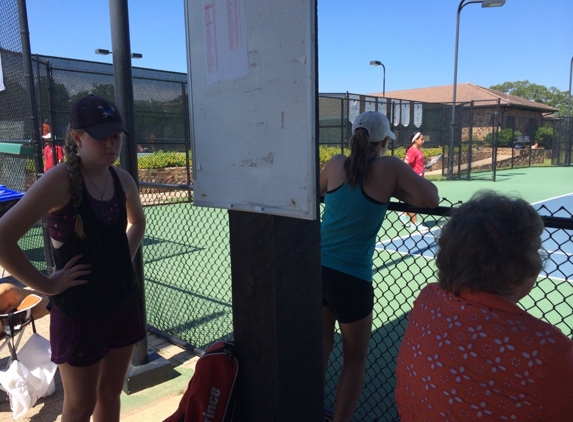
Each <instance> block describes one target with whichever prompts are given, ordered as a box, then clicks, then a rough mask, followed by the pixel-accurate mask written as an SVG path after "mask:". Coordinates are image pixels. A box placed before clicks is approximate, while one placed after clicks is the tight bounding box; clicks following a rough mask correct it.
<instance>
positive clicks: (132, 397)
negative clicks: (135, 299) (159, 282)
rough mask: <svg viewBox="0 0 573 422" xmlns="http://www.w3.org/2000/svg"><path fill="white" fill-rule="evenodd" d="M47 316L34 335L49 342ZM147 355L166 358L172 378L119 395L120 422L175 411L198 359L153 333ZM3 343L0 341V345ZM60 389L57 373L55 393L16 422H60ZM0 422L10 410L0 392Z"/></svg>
mask: <svg viewBox="0 0 573 422" xmlns="http://www.w3.org/2000/svg"><path fill="white" fill-rule="evenodd" d="M49 325H50V317H49V316H46V317H43V318H41V319H39V320H37V321H36V329H37V332H38V333H39V334H40V335H42V336H43V337H45V338H47V339H49V338H50V337H49V336H50V333H49ZM31 334H32V327H31V326H28V327H26V328H25V331H24V334H23V336H22V340H21V342H20V346H19V348H21V347H22V346H23V345H24V344H25V341H26V340H27V339H28V338H29V337H30V335H31ZM147 339H148V348H149V353H151V352H153V351H154V352H156V353H158V354H159V355H160V356H161V357H163V358H165V359H168V360H169V361H170V362H171V363H172V365H173V378H172V379H171V380H169V381H166V382H163V383H161V384H159V385H156V386H153V387H150V388H148V389H146V390H143V391H140V392H137V393H133V394H129V395H127V394H125V393H122V395H121V421H125V422H161V421H163V420H164V419H165V418H166V417H168V416H169V415H171V414H172V413H173V412H175V410H176V409H177V406H178V405H179V401H180V400H181V397H182V395H183V393H184V392H185V389H186V388H187V384H188V382H189V380H190V378H191V376H192V375H193V370H194V368H195V363H196V362H197V360H198V359H199V358H198V357H197V356H196V355H195V354H193V353H191V352H189V351H187V350H184V349H182V348H181V347H179V346H176V345H174V344H172V343H170V342H168V341H167V340H165V339H163V338H161V337H158V336H156V335H154V334H149V335H148V336H147ZM3 342H4V340H1V341H0V345H2V344H3ZM8 357H9V352H8V348H7V347H4V349H3V350H2V351H0V369H1V370H4V369H5V368H6V364H7V362H8ZM63 397H64V393H63V388H62V384H61V379H60V377H59V373H56V392H55V393H54V394H52V395H51V396H49V397H45V398H41V399H39V400H38V402H37V403H36V405H35V406H34V407H33V408H32V409H30V410H29V411H28V413H27V414H26V415H25V416H23V417H21V418H19V419H17V421H22V422H28V421H31V422H61V420H62V419H61V410H62V403H63ZM0 399H1V404H0V422H11V421H13V420H14V419H13V418H12V411H11V409H10V403H9V402H8V401H7V396H6V395H5V393H4V392H3V391H0Z"/></svg>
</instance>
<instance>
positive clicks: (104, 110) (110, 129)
mask: <svg viewBox="0 0 573 422" xmlns="http://www.w3.org/2000/svg"><path fill="white" fill-rule="evenodd" d="M70 128H71V129H83V130H85V131H86V132H87V133H88V134H89V135H90V136H91V137H92V138H94V139H99V140H103V139H105V138H107V137H108V136H110V135H113V134H114V133H116V132H124V133H125V134H126V135H127V136H130V135H129V132H128V131H127V129H126V127H125V125H124V124H123V120H122V119H121V114H120V113H119V110H118V109H117V107H116V105H115V104H114V103H112V102H111V101H108V100H106V99H105V98H101V97H98V96H96V95H93V94H90V95H88V96H86V97H83V98H80V99H79V100H77V101H76V102H75V103H73V104H72V107H71V108H70Z"/></svg>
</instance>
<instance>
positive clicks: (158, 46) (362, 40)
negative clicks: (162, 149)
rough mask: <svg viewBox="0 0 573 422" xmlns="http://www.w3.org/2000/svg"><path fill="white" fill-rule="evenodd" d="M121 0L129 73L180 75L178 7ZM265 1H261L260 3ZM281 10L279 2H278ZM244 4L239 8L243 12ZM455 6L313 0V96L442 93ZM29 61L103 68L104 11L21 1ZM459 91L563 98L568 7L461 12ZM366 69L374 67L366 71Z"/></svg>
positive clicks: (178, 2)
mask: <svg viewBox="0 0 573 422" xmlns="http://www.w3.org/2000/svg"><path fill="white" fill-rule="evenodd" d="M185 1H186V0H163V1H161V2H159V1H157V0H154V1H151V0H130V1H128V9H129V26H130V38H131V51H132V53H141V54H143V58H142V59H138V60H134V62H133V65H134V66H137V67H143V68H148V69H160V70H169V71H176V72H183V73H187V59H186V51H187V49H186V37H185V19H184V2H185ZM269 1H270V0H269ZM279 1H286V0H279ZM248 3H249V0H245V4H246V5H247V7H248ZM459 4H460V3H459V1H458V0H344V1H343V0H318V25H317V26H318V28H317V32H318V89H319V92H320V93H332V92H349V93H354V94H368V93H373V92H381V91H382V87H383V82H384V80H385V86H386V92H390V91H394V90H402V89H414V88H423V87H430V86H441V85H451V84H452V83H453V77H454V51H455V40H456V15H457V8H458V5H459ZM27 8H28V25H29V29H30V43H31V49H32V53H33V54H40V55H48V56H57V57H65V58H73V59H82V60H91V61H99V62H105V63H111V62H112V58H111V55H109V56H102V55H96V54H95V52H94V51H95V49H96V48H102V49H108V50H111V31H110V19H109V1H105V0H52V1H50V2H46V0H28V1H27ZM458 45H459V47H458V48H459V50H458V72H457V81H458V83H465V82H471V83H473V84H476V85H480V86H484V87H490V86H491V85H495V84H501V83H503V82H515V81H522V80H528V81H529V82H531V83H535V84H538V85H544V86H546V87H548V88H550V87H556V88H557V89H559V90H561V91H568V90H569V78H570V65H571V59H572V57H573V1H572V0H507V1H506V4H505V5H504V6H503V7H499V8H482V7H481V5H480V4H468V5H466V6H465V7H464V8H463V9H462V12H461V14H460V31H459V44H458ZM371 60H379V61H381V62H382V63H383V64H384V66H385V68H386V72H385V74H384V70H383V68H382V67H381V66H377V67H375V66H371V65H370V64H369V63H370V61H371Z"/></svg>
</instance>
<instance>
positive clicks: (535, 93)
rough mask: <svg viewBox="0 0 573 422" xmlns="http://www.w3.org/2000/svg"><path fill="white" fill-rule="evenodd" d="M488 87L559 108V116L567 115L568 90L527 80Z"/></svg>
mask: <svg viewBox="0 0 573 422" xmlns="http://www.w3.org/2000/svg"><path fill="white" fill-rule="evenodd" d="M489 88H490V89H495V90H496V91H501V92H503V93H505V94H510V95H515V96H516V97H521V98H525V99H526V100H531V101H535V102H536V103H541V104H546V105H549V106H551V107H555V108H557V109H559V112H558V114H559V115H560V116H566V115H567V99H568V95H569V94H568V92H565V91H560V90H558V89H557V88H555V87H554V86H552V87H550V88H547V87H545V86H543V85H537V84H534V83H531V82H529V81H527V80H525V81H516V82H504V83H502V84H498V85H492V86H490V87H489Z"/></svg>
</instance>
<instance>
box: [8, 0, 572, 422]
mask: <svg viewBox="0 0 573 422" xmlns="http://www.w3.org/2000/svg"><path fill="white" fill-rule="evenodd" d="M4 4H6V7H4V8H3V9H2V10H0V31H1V32H0V42H1V44H0V54H1V58H2V68H3V70H4V82H5V85H6V87H7V89H6V90H5V91H0V134H1V135H0V138H1V139H0V142H4V141H25V142H29V140H30V139H32V127H31V125H30V124H29V122H27V120H26V119H27V116H28V114H29V113H28V112H27V102H26V98H27V93H26V92H25V89H24V88H23V87H24V86H25V84H24V83H23V81H22V78H23V76H22V74H23V72H22V52H21V47H19V41H18V40H19V29H18V26H17V6H16V2H15V1H13V0H12V1H11V0H8V1H6V2H4V3H3V5H4ZM14 17H16V19H15V18H14ZM15 22H16V23H15ZM15 25H16V26H15ZM34 69H35V70H34V72H35V78H36V90H37V92H36V97H37V99H38V110H37V111H36V112H37V114H38V116H39V118H40V121H44V120H45V119H47V120H48V124H49V125H50V127H51V133H52V137H53V139H54V140H55V141H56V143H59V144H60V145H61V144H62V142H63V132H64V129H65V127H66V125H67V112H68V108H69V105H70V104H71V103H72V102H73V101H74V100H75V99H76V98H78V97H80V96H82V95H85V94H87V93H89V92H92V93H95V94H98V95H101V96H104V97H106V98H108V99H111V100H113V98H114V95H115V93H114V86H113V68H112V66H111V65H108V64H102V63H96V62H88V61H79V60H71V59H63V58H56V57H48V56H35V57H34ZM133 75H134V100H135V126H136V131H135V136H136V139H135V142H136V143H137V144H138V145H140V147H141V148H140V157H146V156H148V154H150V153H152V152H156V151H159V150H162V151H174V152H185V153H186V154H185V157H186V158H185V164H184V165H183V166H181V167H180V168H177V169H174V168H171V169H140V174H139V179H140V181H141V183H140V190H141V197H142V201H143V204H144V207H145V213H146V216H147V219H148V228H147V232H146V235H145V238H144V244H143V248H144V254H143V255H144V273H145V288H146V306H147V316H148V323H149V324H150V326H152V327H153V329H154V330H156V331H159V332H161V333H163V334H165V335H166V336H168V337H170V338H172V339H174V340H175V341H176V342H178V343H179V344H181V345H183V346H186V347H191V348H196V349H198V350H201V349H204V348H206V347H207V346H208V345H210V344H211V343H213V342H214V341H216V340H219V339H229V338H232V337H233V321H232V296H231V271H230V250H229V224H228V214H227V211H225V210H220V209H212V208H204V207H196V206H195V205H194V203H193V190H192V179H191V173H190V159H191V157H190V154H189V150H190V135H189V117H188V104H187V94H188V93H187V89H188V88H187V82H186V75H184V74H178V73H173V72H162V71H154V70H149V69H139V68H134V70H133ZM7 104H9V105H10V106H7ZM458 107H459V112H457V115H458V116H459V119H460V125H459V128H460V129H459V131H460V133H459V136H458V138H457V139H460V140H461V139H464V141H459V142H458V143H455V142H454V143H453V146H454V149H453V150H452V154H455V155H456V158H455V160H454V165H455V168H457V170H456V171H457V173H456V174H457V178H464V177H468V175H470V174H471V172H473V171H474V170H477V169H476V168H475V166H474V164H473V163H474V161H475V160H474V159H475V158H476V154H477V153H479V152H487V151H483V150H486V149H487V148H488V146H487V145H488V142H489V141H488V140H487V139H484V137H483V136H482V134H480V133H479V131H477V129H476V128H477V127H478V125H475V124H474V122H475V120H476V116H475V113H474V112H475V110H476V109H477V108H478V107H477V106H476V104H473V103H472V104H463V105H462V104H460V105H458ZM371 109H373V110H380V111H383V112H385V114H386V115H387V116H388V117H389V118H390V121H391V123H392V125H393V127H394V130H395V132H396V135H397V140H396V142H395V144H394V145H393V148H397V147H399V146H407V144H408V139H409V136H410V135H411V133H412V132H413V131H422V132H424V134H425V135H426V136H427V137H428V138H429V141H428V143H427V147H434V146H442V147H443V148H445V149H444V152H445V153H446V155H447V152H448V148H449V146H450V137H451V135H450V133H451V127H450V119H451V107H450V106H448V105H441V104H422V103H408V104H406V103H405V102H401V101H399V100H398V101H396V100H392V99H379V98H365V97H363V96H357V95H351V94H330V95H321V96H320V98H319V125H320V132H319V141H320V144H321V145H327V146H335V147H336V148H340V149H341V150H342V149H343V148H344V147H345V146H346V142H347V140H348V139H349V138H350V130H351V127H350V123H349V122H350V121H352V120H353V117H352V116H355V115H357V114H358V113H360V112H362V111H365V110H371ZM420 113H421V114H422V123H421V124H420V125H418V123H420ZM500 116H501V113H500V110H499V108H496V109H495V110H494V111H493V112H492V113H490V117H491V120H490V123H489V124H490V125H491V128H492V133H493V134H494V135H493V136H494V138H493V139H492V142H493V146H494V147H495V146H496V144H495V142H497V140H498V138H496V137H495V136H496V135H497V132H496V131H499V130H504V129H508V128H509V129H511V131H512V136H513V135H515V132H516V131H519V132H521V134H522V135H528V136H530V137H531V136H535V131H536V130H537V129H535V131H534V128H536V127H537V128H538V127H540V125H541V122H531V121H529V122H528V121H527V120H526V118H521V117H517V116H516V118H515V119H513V121H512V120H511V119H502V118H501V117H500ZM508 116H509V115H508ZM523 119H525V120H524V121H522V120H523ZM480 127H484V125H480ZM562 127H564V126H563V125H562V124H561V123H559V122H556V123H555V126H554V130H555V133H556V138H557V140H558V142H560V144H559V145H560V146H559V148H558V150H559V152H558V153H556V152H553V154H554V155H553V156H552V160H553V159H554V157H557V158H556V159H555V162H554V163H553V164H560V165H562V164H564V163H567V162H569V163H570V152H571V146H570V142H569V141H568V140H567V138H566V135H565V134H564V130H562ZM484 136H485V135H484ZM530 139H532V140H533V139H535V138H530ZM466 140H467V141H466ZM465 142H466V143H465ZM551 142H552V144H551V145H552V149H553V150H554V151H555V139H552V141H551ZM480 149H481V150H482V151H480ZM513 149H516V148H513ZM528 150H529V151H530V152H531V148H529V149H528ZM492 151H494V152H490V154H489V156H486V158H485V160H486V161H487V160H489V162H490V166H492V167H493V170H495V165H496V163H497V161H496V160H495V154H499V151H496V150H495V148H494V149H492ZM567 151H568V152H567ZM555 154H557V155H555ZM7 155H9V154H7V153H0V163H1V164H0V168H2V169H6V170H2V173H0V177H1V179H0V183H2V184H10V185H9V186H8V187H10V188H12V189H16V190H22V191H24V190H26V189H27V188H28V187H29V186H30V184H31V183H33V181H34V180H35V177H34V176H35V175H34V166H33V163H32V164H30V161H31V160H30V157H29V156H28V155H26V154H21V153H19V154H17V156H9V157H7ZM520 155H521V154H520ZM472 157H473V158H472ZM568 157H569V158H568ZM445 160H447V157H446V158H445ZM567 160H569V161H567ZM444 162H446V161H444ZM6 163H8V164H6ZM465 163H469V164H470V166H469V167H467V169H464V168H463V165H464V164H465ZM16 169H24V170H23V171H20V172H18V171H17V170H16ZM490 170H491V169H490ZM441 173H442V174H446V173H445V170H444V169H442V171H441ZM30 175H31V176H30ZM9 176H14V177H15V178H16V179H17V182H18V183H21V184H17V183H16V182H12V181H10V179H9ZM440 205H441V206H440V207H439V208H437V209H435V210H416V209H413V208H411V207H408V206H406V205H404V204H399V203H391V204H390V207H389V212H388V215H387V218H386V221H385V222H384V225H383V227H382V230H381V231H380V234H379V236H380V238H379V243H378V246H377V249H376V252H375V257H374V262H375V268H374V283H375V286H376V288H375V289H376V302H375V308H374V329H373V332H372V339H371V345H370V353H369V355H368V372H367V379H366V386H365V388H364V392H363V394H362V397H361V400H360V402H359V406H358V408H357V410H356V413H355V418H356V419H357V420H361V421H374V420H378V421H395V420H397V419H398V417H397V412H396V408H395V403H394V396H393V389H394V385H395V377H394V369H395V363H396V355H397V352H398V348H399V344H400V340H401V337H402V334H403V332H404V329H405V327H406V321H407V315H408V312H409V310H410V308H411V306H412V304H413V301H414V299H415V297H416V296H417V294H418V292H419V291H420V290H421V288H422V287H423V286H424V285H425V284H426V283H428V282H431V281H435V276H434V272H435V269H434V258H433V245H434V243H435V242H434V240H433V237H434V234H435V233H437V232H438V231H439V228H440V227H441V226H442V225H443V224H444V223H445V222H446V221H447V218H448V217H447V215H448V212H449V211H450V210H451V208H452V207H455V206H457V205H458V204H457V203H451V202H449V201H447V200H443V201H442V203H441V204H440ZM412 211H414V212H417V213H418V218H419V220H420V221H423V224H424V225H425V227H426V228H427V231H426V232H425V233H410V232H409V231H407V230H406V229H405V228H404V226H403V224H402V223H401V221H400V219H399V217H400V214H401V213H402V212H412ZM563 212H566V213H567V214H568V215H566V216H565V217H563V216H562V215H561V214H562V213H563ZM540 213H541V214H542V215H544V220H545V223H546V234H547V239H548V241H549V242H551V245H552V247H551V250H552V254H551V255H550V261H551V260H552V259H553V261H551V262H552V269H551V271H550V272H547V273H545V274H544V275H542V276H541V277H540V278H539V281H538V287H537V288H536V292H537V293H536V295H532V296H531V297H530V298H528V299H527V300H526V301H525V302H524V303H523V307H524V308H525V309H526V310H527V311H529V312H531V313H533V314H534V315H536V316H538V317H540V318H542V319H545V320H549V321H551V322H552V323H554V324H555V325H557V326H558V327H559V328H560V329H561V330H562V331H563V332H565V333H566V334H567V335H571V333H572V331H573V308H572V305H570V304H569V303H568V302H570V299H571V297H573V289H572V288H571V287H570V286H571V285H570V280H572V279H573V274H572V273H571V264H570V263H571V251H570V250H568V249H567V248H568V245H571V244H572V243H573V242H572V236H573V223H572V219H571V217H572V216H571V213H570V211H567V210H565V211H563V210H560V213H561V214H560V216H554V215H553V214H552V212H551V210H547V209H540ZM21 246H22V248H23V249H24V251H25V253H26V254H27V255H28V257H29V258H30V259H31V260H32V262H33V263H34V264H35V265H36V266H37V268H39V269H40V270H45V269H46V264H45V257H44V237H43V235H42V229H41V227H40V226H38V227H35V228H34V229H33V230H32V231H31V232H30V233H28V234H27V235H26V237H25V238H24V239H23V240H22V243H21ZM552 256H553V257H555V256H566V257H568V258H567V261H560V260H558V259H556V258H551V257H552ZM337 340H338V341H337V342H336V344H335V348H334V351H333V353H332V355H331V362H330V365H329V369H328V373H327V377H326V387H325V406H326V407H333V406H334V400H335V386H336V383H337V376H338V374H339V373H340V367H341V366H340V365H341V363H342V354H341V353H342V352H341V344H340V336H339V333H338V339H337ZM301 347H303V345H302V346H301Z"/></svg>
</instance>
